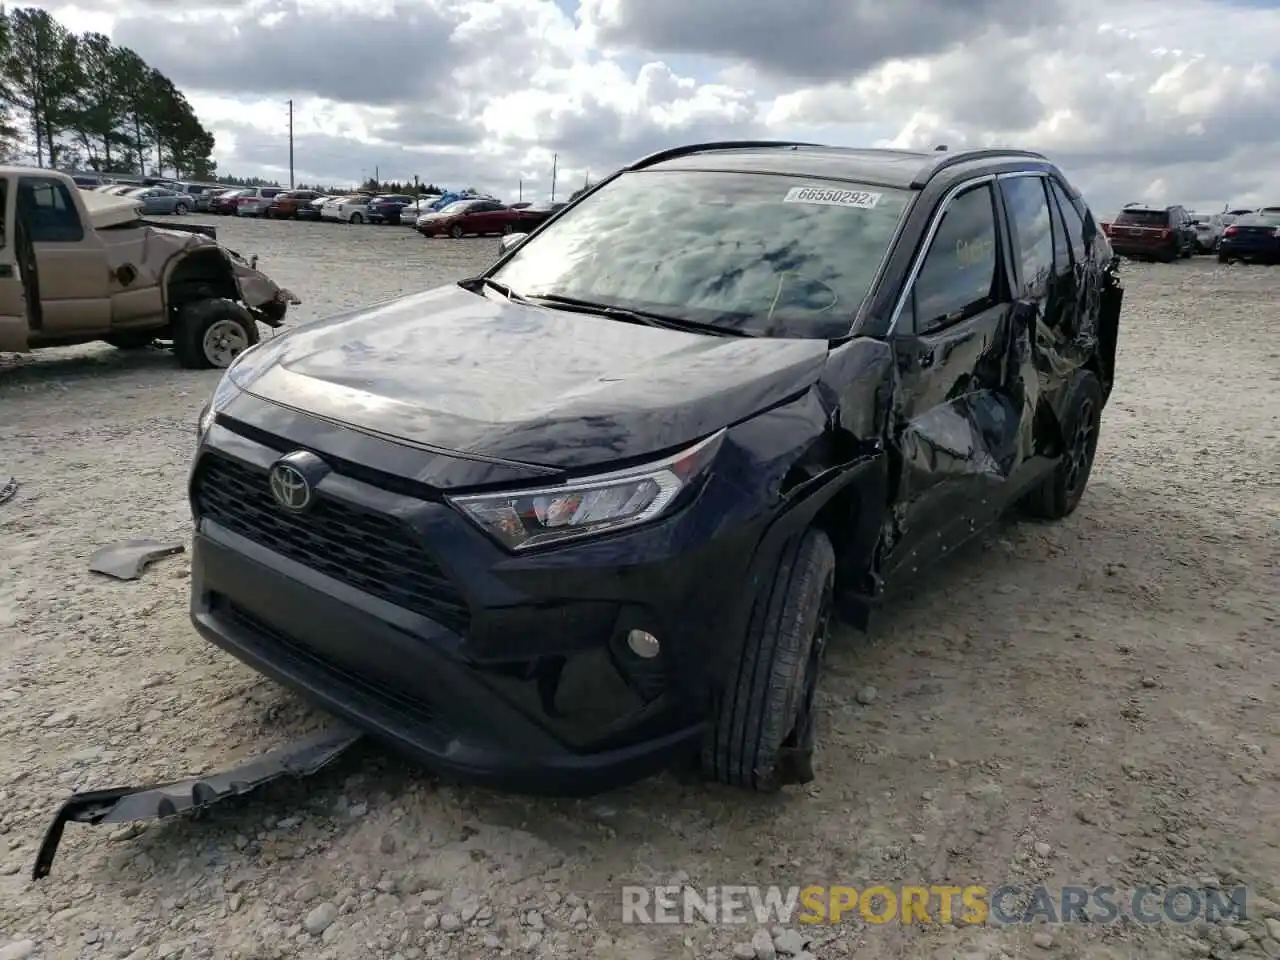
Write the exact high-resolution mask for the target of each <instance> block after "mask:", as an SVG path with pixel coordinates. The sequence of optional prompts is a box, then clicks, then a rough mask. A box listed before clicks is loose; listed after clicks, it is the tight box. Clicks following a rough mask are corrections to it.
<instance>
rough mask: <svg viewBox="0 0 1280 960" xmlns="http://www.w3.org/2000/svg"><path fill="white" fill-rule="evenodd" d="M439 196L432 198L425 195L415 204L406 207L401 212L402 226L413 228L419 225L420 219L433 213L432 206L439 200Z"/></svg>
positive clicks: (414, 202)
mask: <svg viewBox="0 0 1280 960" xmlns="http://www.w3.org/2000/svg"><path fill="white" fill-rule="evenodd" d="M439 199H440V197H439V196H434V197H433V196H431V195H430V194H424V195H423V196H421V197H419V198H418V199H417V200H415V201H413V203H411V204H409V205H408V206H406V207H405V208H404V209H403V210H401V211H400V223H401V225H402V226H407V227H412V226H415V225H416V224H417V223H418V218H419V217H421V216H423V215H425V214H428V213H430V212H431V205H432V204H433V203H435V202H436V201H437V200H439Z"/></svg>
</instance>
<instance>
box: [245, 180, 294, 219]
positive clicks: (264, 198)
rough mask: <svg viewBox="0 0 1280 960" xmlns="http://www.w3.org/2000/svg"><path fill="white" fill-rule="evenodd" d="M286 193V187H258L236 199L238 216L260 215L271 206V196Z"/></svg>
mask: <svg viewBox="0 0 1280 960" xmlns="http://www.w3.org/2000/svg"><path fill="white" fill-rule="evenodd" d="M278 193H284V187H258V188H257V189H255V190H254V191H253V193H246V194H245V195H244V196H243V197H240V198H239V199H238V200H236V216H237V217H260V216H262V215H263V214H264V213H266V212H267V207H269V206H271V198H272V197H274V196H275V195H276V194H278Z"/></svg>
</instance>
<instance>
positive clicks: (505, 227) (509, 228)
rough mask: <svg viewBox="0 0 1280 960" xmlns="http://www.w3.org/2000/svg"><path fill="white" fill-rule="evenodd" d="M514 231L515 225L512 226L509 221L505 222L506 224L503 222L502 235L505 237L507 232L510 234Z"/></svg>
mask: <svg viewBox="0 0 1280 960" xmlns="http://www.w3.org/2000/svg"><path fill="white" fill-rule="evenodd" d="M515 232H516V228H515V227H513V226H512V225H511V224H509V223H507V224H503V227H502V235H503V236H504V237H505V236H507V235H508V234H512V233H515Z"/></svg>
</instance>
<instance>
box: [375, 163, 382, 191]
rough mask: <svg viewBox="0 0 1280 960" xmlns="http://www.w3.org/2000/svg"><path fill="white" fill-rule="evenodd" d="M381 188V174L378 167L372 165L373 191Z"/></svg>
mask: <svg viewBox="0 0 1280 960" xmlns="http://www.w3.org/2000/svg"><path fill="white" fill-rule="evenodd" d="M381 186H382V174H380V173H379V172H378V165H377V164H376V163H375V164H374V165H373V189H375V190H377V189H378V188H379V187H381Z"/></svg>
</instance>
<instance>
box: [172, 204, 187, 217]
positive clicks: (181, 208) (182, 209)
mask: <svg viewBox="0 0 1280 960" xmlns="http://www.w3.org/2000/svg"><path fill="white" fill-rule="evenodd" d="M173 212H174V213H176V214H177V215H178V216H180V217H185V216H186V215H187V214H188V213H190V212H191V208H190V207H188V206H187V205H186V204H185V203H177V204H174V207H173Z"/></svg>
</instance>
